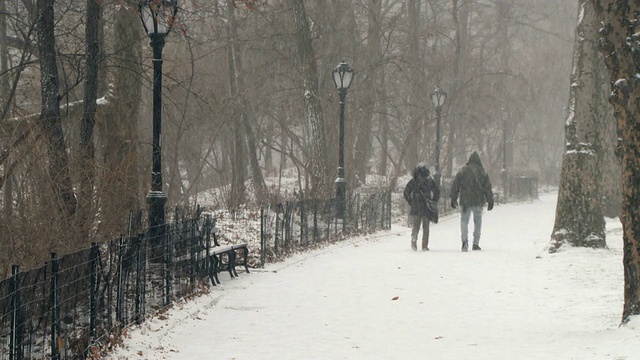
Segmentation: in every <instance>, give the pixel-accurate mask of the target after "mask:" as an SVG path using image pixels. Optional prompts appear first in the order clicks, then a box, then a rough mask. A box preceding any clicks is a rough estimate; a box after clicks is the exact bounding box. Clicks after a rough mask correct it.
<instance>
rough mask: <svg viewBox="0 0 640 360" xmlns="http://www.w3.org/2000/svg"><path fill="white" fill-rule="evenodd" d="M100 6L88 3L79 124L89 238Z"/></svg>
mask: <svg viewBox="0 0 640 360" xmlns="http://www.w3.org/2000/svg"><path fill="white" fill-rule="evenodd" d="M99 21H100V3H99V2H98V1H95V0H87V20H86V28H85V37H86V39H85V41H86V51H87V54H86V64H87V75H86V78H85V83H84V101H83V104H84V112H83V113H82V120H81V122H80V165H81V166H80V179H79V184H78V216H77V220H78V229H79V230H80V232H81V235H82V236H83V237H87V235H88V234H89V229H90V224H91V222H92V221H91V219H93V216H94V212H93V190H94V184H95V166H96V164H95V147H94V144H93V128H94V126H95V121H96V120H95V117H96V99H97V97H98V68H99V63H100V43H99V38H98V27H99Z"/></svg>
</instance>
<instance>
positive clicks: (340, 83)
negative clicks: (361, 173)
mask: <svg viewBox="0 0 640 360" xmlns="http://www.w3.org/2000/svg"><path fill="white" fill-rule="evenodd" d="M332 75H333V82H334V83H335V85H336V88H337V89H338V94H339V95H340V135H339V136H340V139H339V140H338V177H337V178H336V197H337V198H338V202H339V204H338V218H339V219H342V225H343V229H344V226H345V204H346V199H345V197H346V193H347V180H346V179H345V177H344V105H345V99H346V97H347V90H348V89H349V86H351V81H352V80H353V76H354V71H353V69H352V68H351V67H350V66H349V64H347V63H346V62H344V60H343V61H342V62H341V63H340V64H338V66H336V68H335V69H333V74H332Z"/></svg>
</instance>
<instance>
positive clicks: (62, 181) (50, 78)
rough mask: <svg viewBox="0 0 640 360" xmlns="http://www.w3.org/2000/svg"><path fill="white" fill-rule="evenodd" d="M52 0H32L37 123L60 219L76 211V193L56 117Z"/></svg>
mask: <svg viewBox="0 0 640 360" xmlns="http://www.w3.org/2000/svg"><path fill="white" fill-rule="evenodd" d="M54 3H55V0H38V1H36V7H37V13H38V20H37V22H38V26H37V39H38V51H39V54H40V72H41V75H40V85H41V95H42V112H41V114H40V119H39V121H38V122H39V124H40V126H41V127H42V130H43V135H44V139H45V141H46V143H47V148H48V153H49V177H50V179H51V184H52V185H53V187H54V193H55V194H56V201H57V203H58V209H59V210H60V211H61V214H62V215H63V218H66V219H64V220H71V218H72V216H73V215H74V214H75V212H76V197H75V194H74V191H73V186H72V184H71V177H70V175H69V160H68V156H67V149H66V145H65V140H64V132H63V130H62V123H61V120H60V91H59V90H60V85H59V81H58V67H57V56H56V45H55V40H56V39H55V33H54V28H55V18H54V10H53V5H54Z"/></svg>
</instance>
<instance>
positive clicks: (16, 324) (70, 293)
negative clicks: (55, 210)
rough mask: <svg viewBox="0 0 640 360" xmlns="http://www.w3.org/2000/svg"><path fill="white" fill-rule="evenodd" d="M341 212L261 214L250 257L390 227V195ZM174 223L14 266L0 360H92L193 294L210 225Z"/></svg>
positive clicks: (2, 291) (295, 209)
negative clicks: (128, 330) (29, 265)
mask: <svg viewBox="0 0 640 360" xmlns="http://www.w3.org/2000/svg"><path fill="white" fill-rule="evenodd" d="M347 205H348V206H347V215H346V219H345V221H344V222H343V220H342V219H337V218H336V203H335V201H334V200H329V201H316V200H306V199H300V201H296V202H287V203H283V204H277V205H275V206H273V207H269V206H267V207H263V208H262V216H261V219H260V220H259V223H260V228H261V230H262V231H261V236H260V238H259V239H257V241H259V243H260V244H261V246H259V247H257V248H255V247H254V248H251V251H259V252H260V254H259V256H258V257H259V258H260V259H262V265H264V262H265V261H270V260H272V259H271V258H270V257H269V256H266V253H267V252H273V253H274V254H276V256H275V257H274V258H273V260H276V259H278V258H280V257H282V256H283V255H284V254H286V253H287V252H288V251H289V250H291V249H293V248H300V247H305V246H308V245H310V244H313V243H318V242H320V241H334V240H336V239H340V238H344V237H345V236H346V235H348V234H358V233H363V232H371V231H375V230H378V229H388V228H390V226H391V195H390V193H388V192H382V193H375V194H367V195H364V194H360V195H354V196H353V197H352V198H351V199H350V200H349V203H348V204H347ZM174 219H175V220H174V221H173V222H171V223H167V224H165V225H163V227H164V235H162V236H160V237H155V238H154V237H151V235H150V234H157V233H158V232H157V231H156V229H152V230H153V231H149V230H147V232H146V233H140V234H137V235H127V236H125V235H122V236H120V237H118V238H116V239H113V240H111V241H107V242H105V243H101V244H92V246H90V247H89V248H87V249H84V250H81V251H77V252H74V253H70V254H66V255H63V256H60V257H59V256H58V254H56V253H52V254H51V258H50V260H49V261H48V262H46V263H45V264H43V265H42V266H40V267H37V268H34V269H30V270H26V271H20V269H19V267H18V266H17V265H14V266H13V272H12V276H11V277H8V278H6V279H4V280H2V281H0V360H5V359H6V360H23V359H44V358H49V359H53V360H57V359H77V358H98V357H99V354H100V352H101V351H103V350H104V349H108V348H110V347H112V346H114V345H115V344H116V343H117V342H118V341H119V340H118V339H119V337H120V334H121V333H122V331H123V329H124V328H125V327H127V326H128V325H130V324H134V323H141V322H142V321H144V319H145V317H146V316H147V314H154V313H157V312H158V311H160V310H162V309H164V308H166V307H167V306H169V305H170V304H171V303H172V302H174V301H176V299H180V298H184V297H187V296H190V295H193V294H197V293H198V290H199V289H201V287H204V286H206V284H209V281H210V280H209V279H210V275H211V271H212V264H211V261H210V260H211V259H210V257H209V254H210V253H209V251H210V249H211V248H212V247H213V246H215V245H217V239H216V237H215V236H216V233H215V231H213V229H214V227H215V219H213V218H212V217H210V216H208V215H205V216H203V215H202V212H201V211H200V210H199V209H198V211H197V213H196V214H195V215H194V216H192V217H189V218H186V217H182V218H181V219H180V216H178V213H177V212H176V214H175V216H174ZM160 233H162V231H161V232H160ZM243 241H247V239H243Z"/></svg>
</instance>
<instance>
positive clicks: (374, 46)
mask: <svg viewBox="0 0 640 360" xmlns="http://www.w3.org/2000/svg"><path fill="white" fill-rule="evenodd" d="M367 10H368V11H367V49H366V54H367V56H366V57H365V61H364V64H366V68H367V69H366V74H368V76H367V78H366V82H364V83H363V84H362V88H363V96H362V98H361V99H362V100H361V101H362V103H361V107H362V116H361V117H360V124H359V129H358V131H356V132H355V134H354V137H355V139H356V140H355V154H354V161H353V169H354V172H353V173H354V174H355V179H357V180H359V181H360V182H362V183H363V184H364V183H366V177H367V174H368V173H370V169H369V160H370V159H371V151H372V136H371V130H372V127H373V120H374V114H375V110H376V105H377V90H378V89H379V85H378V74H379V73H380V72H381V64H382V42H381V41H382V34H381V29H380V27H381V25H382V1H381V0H368V7H367ZM363 80H365V79H363Z"/></svg>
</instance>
